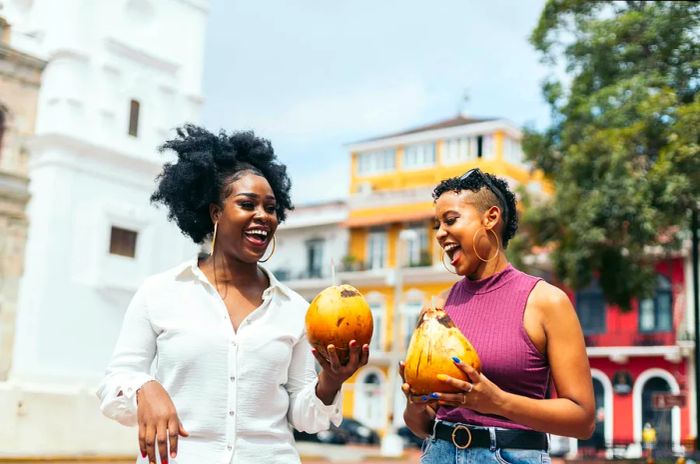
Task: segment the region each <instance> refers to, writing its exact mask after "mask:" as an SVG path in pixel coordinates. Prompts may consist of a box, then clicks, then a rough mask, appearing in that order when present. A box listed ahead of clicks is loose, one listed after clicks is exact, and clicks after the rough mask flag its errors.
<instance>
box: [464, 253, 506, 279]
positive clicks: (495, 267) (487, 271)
mask: <svg viewBox="0 0 700 464" xmlns="http://www.w3.org/2000/svg"><path fill="white" fill-rule="evenodd" d="M508 264H509V262H508V258H506V255H505V253H504V252H503V250H500V251H499V253H498V256H496V258H494V259H492V260H490V261H485V262H484V261H479V266H477V268H476V269H475V270H474V272H472V273H471V274H469V275H468V276H467V279H469V280H481V279H485V278H487V277H490V276H492V275H494V274H498V273H499V272H501V271H503V270H504V269H505V268H507V267H508Z"/></svg>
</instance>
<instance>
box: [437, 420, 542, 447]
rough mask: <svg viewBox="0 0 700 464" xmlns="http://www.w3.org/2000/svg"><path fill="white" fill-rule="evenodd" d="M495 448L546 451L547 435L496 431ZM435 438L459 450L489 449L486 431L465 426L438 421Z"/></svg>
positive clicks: (533, 432) (516, 431)
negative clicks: (449, 443) (447, 442)
mask: <svg viewBox="0 0 700 464" xmlns="http://www.w3.org/2000/svg"><path fill="white" fill-rule="evenodd" d="M495 432H496V448H515V449H528V450H541V451H547V449H548V448H549V444H548V440H547V435H546V434H545V433H542V432H535V431H530V430H499V429H496V430H495ZM435 438H438V439H440V440H445V441H449V442H452V444H453V445H455V446H456V447H457V448H459V449H465V448H490V447H491V436H490V434H489V430H488V429H483V428H474V427H472V426H469V425H466V424H455V425H448V424H445V423H444V422H440V421H438V422H437V424H436V425H435Z"/></svg>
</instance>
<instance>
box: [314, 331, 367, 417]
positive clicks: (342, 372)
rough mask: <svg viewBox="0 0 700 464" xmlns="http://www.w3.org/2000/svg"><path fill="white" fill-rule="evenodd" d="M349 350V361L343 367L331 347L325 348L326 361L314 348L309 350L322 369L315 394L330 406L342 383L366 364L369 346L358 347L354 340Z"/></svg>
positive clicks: (333, 347) (333, 348)
mask: <svg viewBox="0 0 700 464" xmlns="http://www.w3.org/2000/svg"><path fill="white" fill-rule="evenodd" d="M349 349H350V359H349V361H348V363H347V364H345V365H342V364H341V363H340V360H339V359H338V353H337V351H336V349H335V346H333V345H328V347H327V353H328V359H326V358H325V357H324V356H322V355H321V353H319V352H318V350H316V349H315V348H312V349H311V352H312V353H313V355H314V357H315V358H316V360H317V361H318V363H319V364H320V365H321V369H322V371H321V373H320V374H319V376H318V385H317V386H316V394H317V396H318V397H319V398H320V399H321V400H322V401H323V402H324V403H326V404H330V403H331V402H332V401H333V398H334V397H335V394H336V393H337V392H338V390H340V387H341V386H342V385H343V382H345V381H346V380H347V379H349V378H350V377H351V376H352V375H353V374H354V373H355V371H357V370H358V369H359V368H360V367H362V366H364V365H365V364H367V361H368V359H369V345H367V344H365V345H362V346H361V347H360V344H359V343H357V341H356V340H351V341H350V343H349ZM329 397H330V399H329ZM326 399H328V401H326Z"/></svg>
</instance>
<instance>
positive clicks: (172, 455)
mask: <svg viewBox="0 0 700 464" xmlns="http://www.w3.org/2000/svg"><path fill="white" fill-rule="evenodd" d="M175 456H177V453H175V452H174V451H173V452H172V453H170V457H171V458H173V459H175Z"/></svg>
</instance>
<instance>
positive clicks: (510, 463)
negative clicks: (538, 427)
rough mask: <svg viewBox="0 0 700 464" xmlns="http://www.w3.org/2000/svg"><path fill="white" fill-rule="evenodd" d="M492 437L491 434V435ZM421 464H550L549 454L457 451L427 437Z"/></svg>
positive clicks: (513, 451) (538, 451)
mask: <svg viewBox="0 0 700 464" xmlns="http://www.w3.org/2000/svg"><path fill="white" fill-rule="evenodd" d="M492 436H493V434H492ZM422 451H423V453H422V456H421V459H420V462H421V464H453V463H454V464H550V463H551V462H552V460H551V459H550V457H549V453H547V452H546V451H541V450H525V449H510V448H496V447H495V446H491V447H490V448H467V449H459V448H457V447H456V446H455V445H454V444H453V443H452V442H451V441H446V440H438V439H436V438H433V437H428V438H426V439H425V440H424V441H423V449H422Z"/></svg>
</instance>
